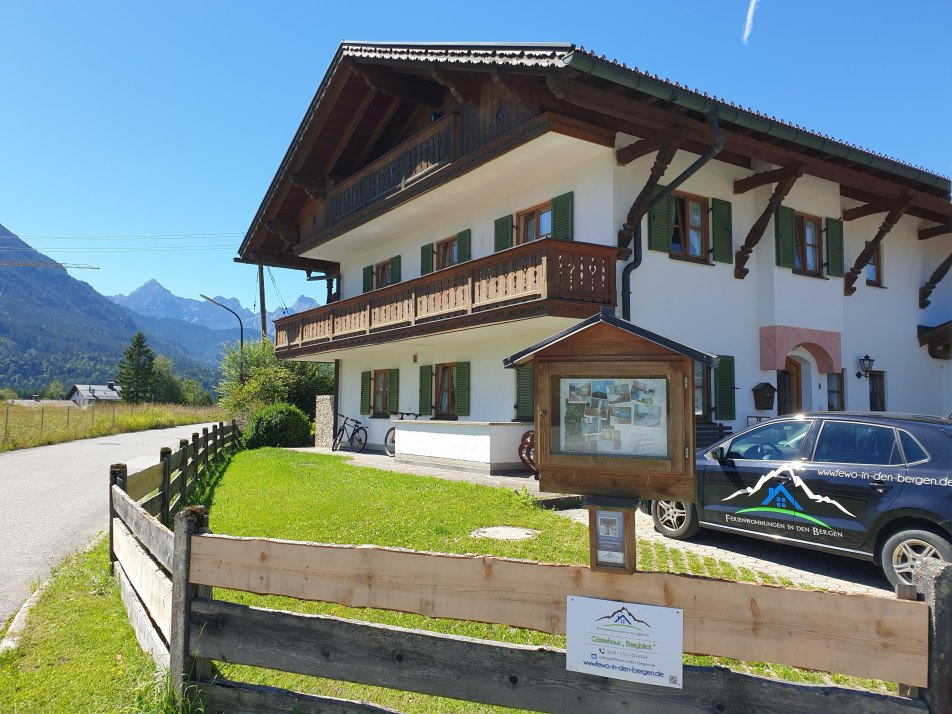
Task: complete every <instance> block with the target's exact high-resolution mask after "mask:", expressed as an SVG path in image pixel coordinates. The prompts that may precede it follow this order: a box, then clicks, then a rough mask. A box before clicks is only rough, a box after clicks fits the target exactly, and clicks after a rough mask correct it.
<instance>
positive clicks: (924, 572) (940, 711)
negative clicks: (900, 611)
mask: <svg viewBox="0 0 952 714" xmlns="http://www.w3.org/2000/svg"><path fill="white" fill-rule="evenodd" d="M912 577H913V581H914V582H915V584H916V589H917V590H918V591H919V592H920V593H922V596H921V599H922V600H924V601H925V602H926V603H928V605H929V687H928V688H927V689H922V690H920V694H919V696H920V697H922V699H925V701H926V703H927V704H928V705H929V711H930V712H931V714H952V563H945V562H943V561H940V560H933V559H926V560H922V561H921V562H920V563H919V565H918V566H916V568H915V569H914V570H913V571H912Z"/></svg>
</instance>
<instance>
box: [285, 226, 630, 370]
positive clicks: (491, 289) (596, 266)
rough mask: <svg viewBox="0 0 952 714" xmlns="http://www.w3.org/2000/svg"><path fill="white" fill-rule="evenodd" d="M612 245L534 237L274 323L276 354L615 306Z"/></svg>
mask: <svg viewBox="0 0 952 714" xmlns="http://www.w3.org/2000/svg"><path fill="white" fill-rule="evenodd" d="M617 256H618V249H617V248H614V247H610V246H604V245H593V244H591V243H577V242H574V241H561V240H551V239H546V240H540V241H535V242H532V243H527V244H525V245H520V246H516V247H515V248H510V249H509V250H505V251H502V252H500V253H495V254H493V255H491V256H488V257H486V258H480V259H478V260H470V261H467V262H465V263H462V264H460V265H455V266H453V267H451V268H446V269H445V270H440V271H437V272H435V273H431V274H430V275H424V276H422V277H420V278H416V279H414V280H409V281H407V282H404V283H399V284H397V285H391V286H388V287H385V288H380V289H379V290H374V291H372V292H369V293H365V294H364V295H360V296H358V297H354V298H349V299H347V300H341V301H340V302H335V303H331V304H330V305H326V306H324V307H320V308H316V309H314V310H309V311H307V312H302V313H300V314H297V315H292V316H290V317H285V318H282V319H280V320H276V321H275V330H276V338H275V349H276V352H277V354H278V356H279V357H283V358H289V357H298V356H304V355H316V354H320V353H322V352H329V351H332V350H338V349H346V348H351V347H357V346H361V345H370V344H382V343H385V342H390V341H392V340H402V339H408V338H411V337H419V336H422V335H432V334H437V333H441V332H449V331H452V330H459V329H464V328H467V327H477V326H480V325H488V324H493V323H498V322H508V321H510V320H520V319H525V318H529V317H541V316H545V315H550V316H555V317H573V318H585V317H589V316H591V315H593V314H594V313H595V312H597V311H598V310H599V309H600V308H601V307H603V306H610V307H614V305H615V261H616V259H617Z"/></svg>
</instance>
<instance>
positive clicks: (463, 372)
mask: <svg viewBox="0 0 952 714" xmlns="http://www.w3.org/2000/svg"><path fill="white" fill-rule="evenodd" d="M469 371H470V370H469V362H456V363H451V364H438V365H422V366H421V367H420V410H419V411H420V414H421V415H423V416H429V415H430V414H432V415H433V417H434V418H435V419H455V418H456V417H460V416H469V393H470V390H469Z"/></svg>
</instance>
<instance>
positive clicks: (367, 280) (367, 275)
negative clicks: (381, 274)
mask: <svg viewBox="0 0 952 714" xmlns="http://www.w3.org/2000/svg"><path fill="white" fill-rule="evenodd" d="M373 289H374V266H372V265H368V266H367V267H366V268H364V292H365V293H369V292H370V291H371V290H373Z"/></svg>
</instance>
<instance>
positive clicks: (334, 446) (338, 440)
mask: <svg viewBox="0 0 952 714" xmlns="http://www.w3.org/2000/svg"><path fill="white" fill-rule="evenodd" d="M343 441H344V427H341V428H340V429H338V430H337V433H336V434H334V443H333V444H331V451H337V450H338V449H339V448H340V445H341V442H343Z"/></svg>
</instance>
